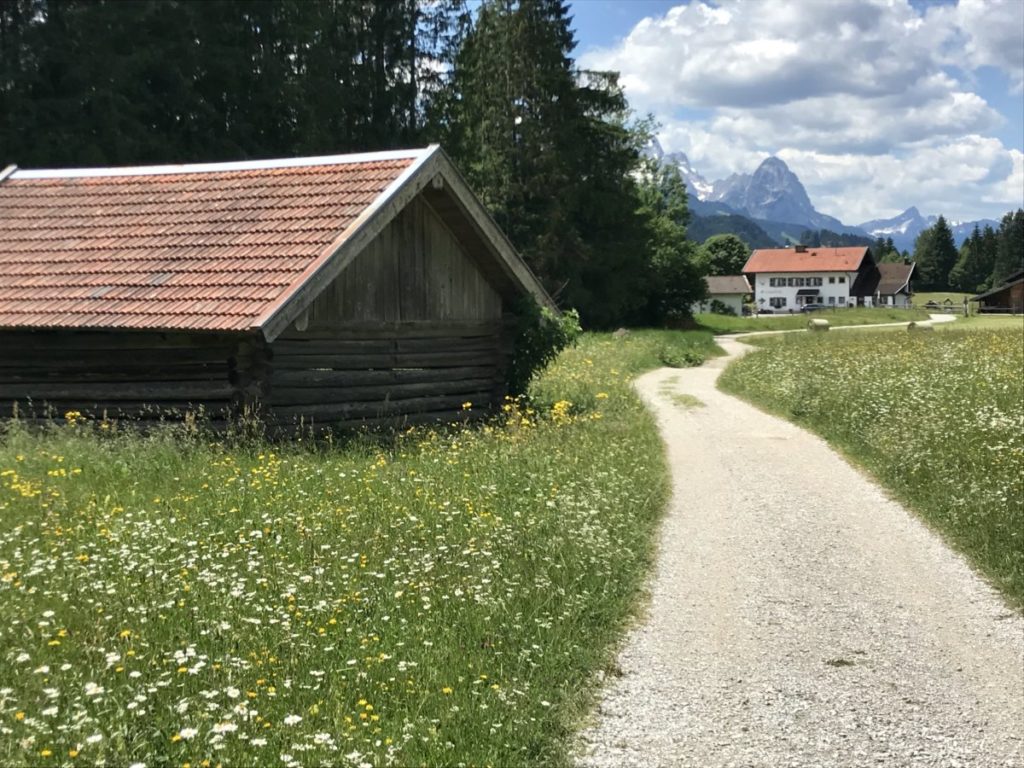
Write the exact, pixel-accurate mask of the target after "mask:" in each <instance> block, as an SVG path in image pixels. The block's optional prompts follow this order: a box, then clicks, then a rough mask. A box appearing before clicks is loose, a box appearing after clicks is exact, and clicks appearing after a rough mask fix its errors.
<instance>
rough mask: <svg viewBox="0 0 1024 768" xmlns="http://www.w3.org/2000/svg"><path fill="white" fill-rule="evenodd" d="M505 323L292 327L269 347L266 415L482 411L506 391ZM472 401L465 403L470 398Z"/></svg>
mask: <svg viewBox="0 0 1024 768" xmlns="http://www.w3.org/2000/svg"><path fill="white" fill-rule="evenodd" d="M507 338H508V333H507V328H506V326H505V325H504V324H502V323H500V322H498V323H493V322H492V323H461V324H460V323H405V324H387V325H380V324H377V325H366V326H358V325H351V326H349V327H347V328H344V329H337V330H333V331H325V330H320V331H306V332H302V333H299V332H289V333H288V334H285V335H282V336H281V337H279V338H278V339H277V340H275V341H274V343H273V344H272V345H271V347H270V351H271V358H272V367H273V372H272V375H271V378H270V398H269V407H268V408H267V413H268V416H270V418H271V420H272V422H274V423H275V424H276V425H278V426H279V427H285V428H287V427H290V426H295V425H297V424H299V423H302V424H305V425H312V426H313V427H316V426H324V427H326V426H330V427H335V428H346V427H354V426H360V425H364V424H383V423H388V424H398V425H401V424H407V423H421V422H426V421H448V420H456V419H462V418H466V417H468V416H473V415H482V414H484V413H487V412H489V411H490V410H492V409H493V408H494V407H495V406H496V405H497V404H499V403H500V402H501V400H502V398H503V397H504V394H505V386H504V381H505V371H506V368H507V364H508V359H509V357H510V354H511V349H510V348H509V346H508V343H507ZM467 402H469V403H472V409H471V410H470V411H468V412H467V411H466V410H465V409H464V408H463V405H464V404H465V403H467Z"/></svg>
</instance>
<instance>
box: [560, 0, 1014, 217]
mask: <svg viewBox="0 0 1024 768" xmlns="http://www.w3.org/2000/svg"><path fill="white" fill-rule="evenodd" d="M570 5H571V12H572V14H573V16H574V19H575V20H574V28H575V31H576V37H577V41H578V47H577V49H576V55H577V58H578V61H579V63H580V64H581V65H582V66H585V67H591V68H595V69H613V70H617V71H619V72H621V73H622V82H623V83H624V85H625V87H626V93H627V96H628V97H629V99H630V103H631V104H632V106H633V107H634V109H635V110H636V111H637V112H638V113H640V114H643V113H646V112H650V113H652V114H653V115H654V116H655V118H656V119H657V120H658V122H659V123H661V128H660V130H659V140H660V141H661V143H662V145H663V146H664V148H665V149H666V150H667V151H682V152H685V153H686V154H687V155H688V157H689V158H690V161H691V163H692V165H693V166H694V167H695V168H696V169H697V170H698V171H700V172H701V173H702V174H703V175H704V176H705V177H706V178H707V179H708V180H709V181H710V180H714V179H716V178H721V177H723V176H726V175H728V174H729V173H733V172H748V173H749V172H751V171H753V169H754V168H756V166H757V164H758V163H759V162H760V161H761V160H763V159H764V158H766V157H768V156H769V155H777V156H779V157H781V158H782V159H783V160H785V161H786V162H787V164H788V165H789V166H790V167H791V168H792V169H793V171H794V172H796V173H797V175H798V176H799V177H800V179H801V181H803V183H804V185H805V186H806V187H807V191H808V193H809V194H810V196H811V199H812V201H813V202H814V203H815V205H816V207H817V208H818V209H819V210H821V211H823V212H825V213H829V214H832V215H834V216H838V217H839V218H841V219H842V220H843V221H844V222H846V223H849V224H856V223H859V222H861V221H864V220H866V219H871V218H879V217H884V216H891V215H894V214H896V213H898V212H900V211H902V210H903V209H905V208H908V207H910V206H911V205H916V206H917V207H918V208H919V209H920V210H921V212H922V213H925V214H938V213H942V214H945V215H946V216H947V217H949V218H951V219H954V220H968V219H975V218H981V217H988V218H999V217H1000V216H1001V215H1002V214H1003V213H1005V212H1006V211H1007V210H1009V209H1010V208H1016V207H1019V206H1022V205H1024V1H1022V0H952V1H950V2H928V3H922V2H916V1H915V2H907V0H891V1H890V0H714V2H712V1H711V0H691V2H687V3H683V2H672V1H671V0H570Z"/></svg>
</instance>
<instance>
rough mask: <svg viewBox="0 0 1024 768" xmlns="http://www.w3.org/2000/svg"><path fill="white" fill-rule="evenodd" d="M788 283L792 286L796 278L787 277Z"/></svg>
mask: <svg viewBox="0 0 1024 768" xmlns="http://www.w3.org/2000/svg"><path fill="white" fill-rule="evenodd" d="M789 284H790V285H791V286H793V285H796V278H795V277H791V278H789Z"/></svg>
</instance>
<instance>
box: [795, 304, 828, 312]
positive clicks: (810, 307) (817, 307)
mask: <svg viewBox="0 0 1024 768" xmlns="http://www.w3.org/2000/svg"><path fill="white" fill-rule="evenodd" d="M823 309H828V307H827V306H825V305H824V304H804V305H803V306H802V307H800V311H801V312H819V311H821V310H823Z"/></svg>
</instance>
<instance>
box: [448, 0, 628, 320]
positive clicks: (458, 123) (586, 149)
mask: <svg viewBox="0 0 1024 768" xmlns="http://www.w3.org/2000/svg"><path fill="white" fill-rule="evenodd" d="M574 47H575V41H574V39H573V34H572V31H571V28H570V17H569V15H568V9H567V6H566V4H565V3H564V2H562V0H518V1H517V2H513V0H487V1H485V2H484V3H483V4H482V5H481V7H480V11H479V15H478V17H477V21H476V24H475V26H474V28H473V30H472V32H471V33H470V34H469V36H468V37H467V38H466V42H465V44H464V46H463V48H462V51H461V53H460V55H459V57H458V59H457V61H456V66H455V71H454V77H453V81H452V86H453V90H454V96H453V98H452V99H451V100H450V103H451V105H452V111H451V114H449V115H448V116H447V117H446V118H445V120H444V121H443V122H444V125H445V127H446V130H445V132H444V134H443V135H444V144H445V146H446V147H448V148H449V149H450V151H451V153H452V154H453V155H454V156H455V158H456V160H457V162H458V163H459V165H460V166H461V167H462V168H463V170H464V171H465V172H466V174H467V176H468V178H469V180H470V183H471V185H472V186H473V188H474V189H475V190H476V191H477V193H478V194H479V195H480V196H481V197H482V199H483V200H484V202H485V203H486V204H487V206H488V207H489V208H490V210H491V212H492V214H493V215H494V216H495V218H496V220H497V221H498V223H499V224H500V225H501V226H502V227H503V228H504V230H505V231H506V233H508V235H509V237H510V238H511V240H512V242H513V243H514V244H515V245H516V246H517V248H519V250H520V252H521V253H522V254H523V256H524V257H525V259H526V260H527V262H528V263H529V264H530V266H531V267H532V268H533V269H534V271H536V272H537V273H538V275H539V276H540V277H541V279H542V280H543V281H544V282H545V284H546V285H547V287H548V289H549V290H550V291H551V292H552V293H553V294H555V295H557V296H559V297H560V298H561V299H562V300H563V301H564V302H565V303H567V304H569V305H571V306H575V307H577V308H578V309H579V311H580V314H581V316H582V317H583V319H584V321H586V322H587V323H589V324H591V325H610V324H615V323H621V322H625V321H626V319H627V318H629V317H630V316H632V315H633V314H635V313H637V312H641V311H643V307H644V306H645V304H646V299H645V297H644V296H643V291H644V286H645V284H646V283H645V281H646V269H647V265H646V263H645V253H644V250H643V246H642V243H643V241H644V240H645V237H646V233H645V232H644V229H643V228H644V224H643V221H642V220H641V218H640V216H639V214H638V210H637V209H638V205H639V199H638V196H637V191H636V182H635V181H634V180H633V178H632V177H631V175H630V173H631V171H633V170H634V169H635V168H636V167H637V164H638V162H639V148H640V146H641V145H642V142H643V140H644V138H645V137H643V136H641V135H640V134H639V133H637V132H632V131H630V130H629V129H628V128H627V127H626V125H625V122H626V120H627V117H628V107H627V104H626V101H625V98H624V96H623V94H622V91H621V89H620V88H619V86H618V83H617V78H616V76H615V75H613V74H610V73H594V72H581V71H578V70H577V69H576V68H575V66H574V63H573V60H572V58H571V53H572V50H573V48H574Z"/></svg>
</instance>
